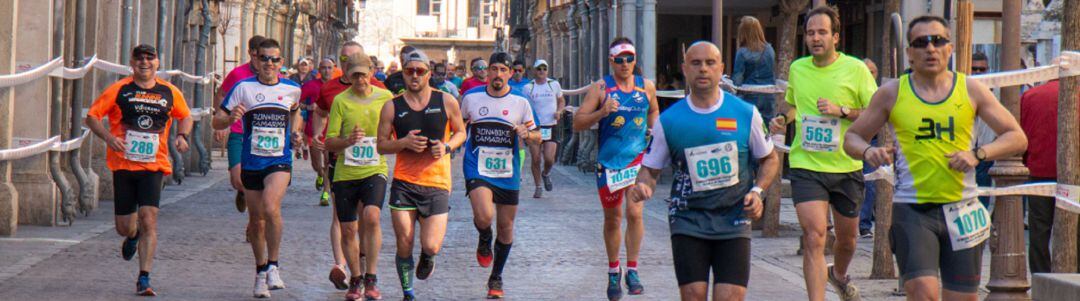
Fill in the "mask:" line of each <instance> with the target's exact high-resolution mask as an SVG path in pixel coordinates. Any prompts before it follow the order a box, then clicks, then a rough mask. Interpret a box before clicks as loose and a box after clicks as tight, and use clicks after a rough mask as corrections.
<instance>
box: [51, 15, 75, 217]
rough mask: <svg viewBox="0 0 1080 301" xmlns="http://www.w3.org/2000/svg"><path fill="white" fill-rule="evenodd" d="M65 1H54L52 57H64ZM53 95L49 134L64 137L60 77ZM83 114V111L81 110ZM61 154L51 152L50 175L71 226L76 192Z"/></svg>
mask: <svg viewBox="0 0 1080 301" xmlns="http://www.w3.org/2000/svg"><path fill="white" fill-rule="evenodd" d="M64 2H65V1H64V0H53V43H52V47H53V50H52V57H59V56H63V55H64ZM49 82H50V84H51V85H50V87H49V89H50V90H51V91H50V92H51V93H52V97H51V104H50V106H49V109H50V115H49V116H50V118H49V133H51V134H55V135H60V136H63V135H62V133H63V129H62V127H63V126H62V124H63V121H62V120H61V119H62V118H63V116H64V93H63V92H64V91H63V90H64V89H63V86H64V80H63V79H62V78H59V77H52V78H50V79H49ZM80 112H81V110H80ZM61 155H63V154H62V153H60V152H49V175H50V176H52V180H53V182H54V183H56V186H57V188H59V189H60V200H61V201H60V211H61V212H60V213H61V216H62V217H63V219H64V221H65V222H68V225H70V224H71V223H72V222H74V221H75V204H74V200H75V191H74V189H72V188H71V183H68V180H67V177H65V176H64V171H63V170H61V165H60V156H61Z"/></svg>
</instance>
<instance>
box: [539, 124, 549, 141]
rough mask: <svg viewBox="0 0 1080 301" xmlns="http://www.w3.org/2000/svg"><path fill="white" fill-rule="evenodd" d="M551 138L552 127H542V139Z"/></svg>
mask: <svg viewBox="0 0 1080 301" xmlns="http://www.w3.org/2000/svg"><path fill="white" fill-rule="evenodd" d="M548 140H551V128H544V127H542V128H540V141H548Z"/></svg>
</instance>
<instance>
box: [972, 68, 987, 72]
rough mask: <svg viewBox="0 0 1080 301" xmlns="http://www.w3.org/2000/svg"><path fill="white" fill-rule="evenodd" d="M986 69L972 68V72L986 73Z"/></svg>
mask: <svg viewBox="0 0 1080 301" xmlns="http://www.w3.org/2000/svg"><path fill="white" fill-rule="evenodd" d="M986 70H988V69H987V68H986V67H971V72H986Z"/></svg>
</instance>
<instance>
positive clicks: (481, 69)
mask: <svg viewBox="0 0 1080 301" xmlns="http://www.w3.org/2000/svg"><path fill="white" fill-rule="evenodd" d="M469 64H471V65H472V73H473V76H472V77H469V78H466V79H465V81H463V82H461V85H458V86H459V87H461V91H459V93H458V94H461V96H462V97H464V96H465V93H466V92H469V90H472V88H476V87H480V86H483V85H487V84H488V74H487V67H488V63H487V61H484V59H482V58H475V59H473V60H472V62H469Z"/></svg>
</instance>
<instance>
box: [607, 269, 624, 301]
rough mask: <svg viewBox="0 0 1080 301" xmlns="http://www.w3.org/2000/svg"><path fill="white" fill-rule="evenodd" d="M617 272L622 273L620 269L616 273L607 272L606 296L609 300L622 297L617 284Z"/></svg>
mask: <svg viewBox="0 0 1080 301" xmlns="http://www.w3.org/2000/svg"><path fill="white" fill-rule="evenodd" d="M619 274H622V271H621V270H620V271H619V272H618V273H608V283H607V298H608V300H610V301H618V300H619V299H622V287H621V286H620V285H619V276H620V275H619Z"/></svg>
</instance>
